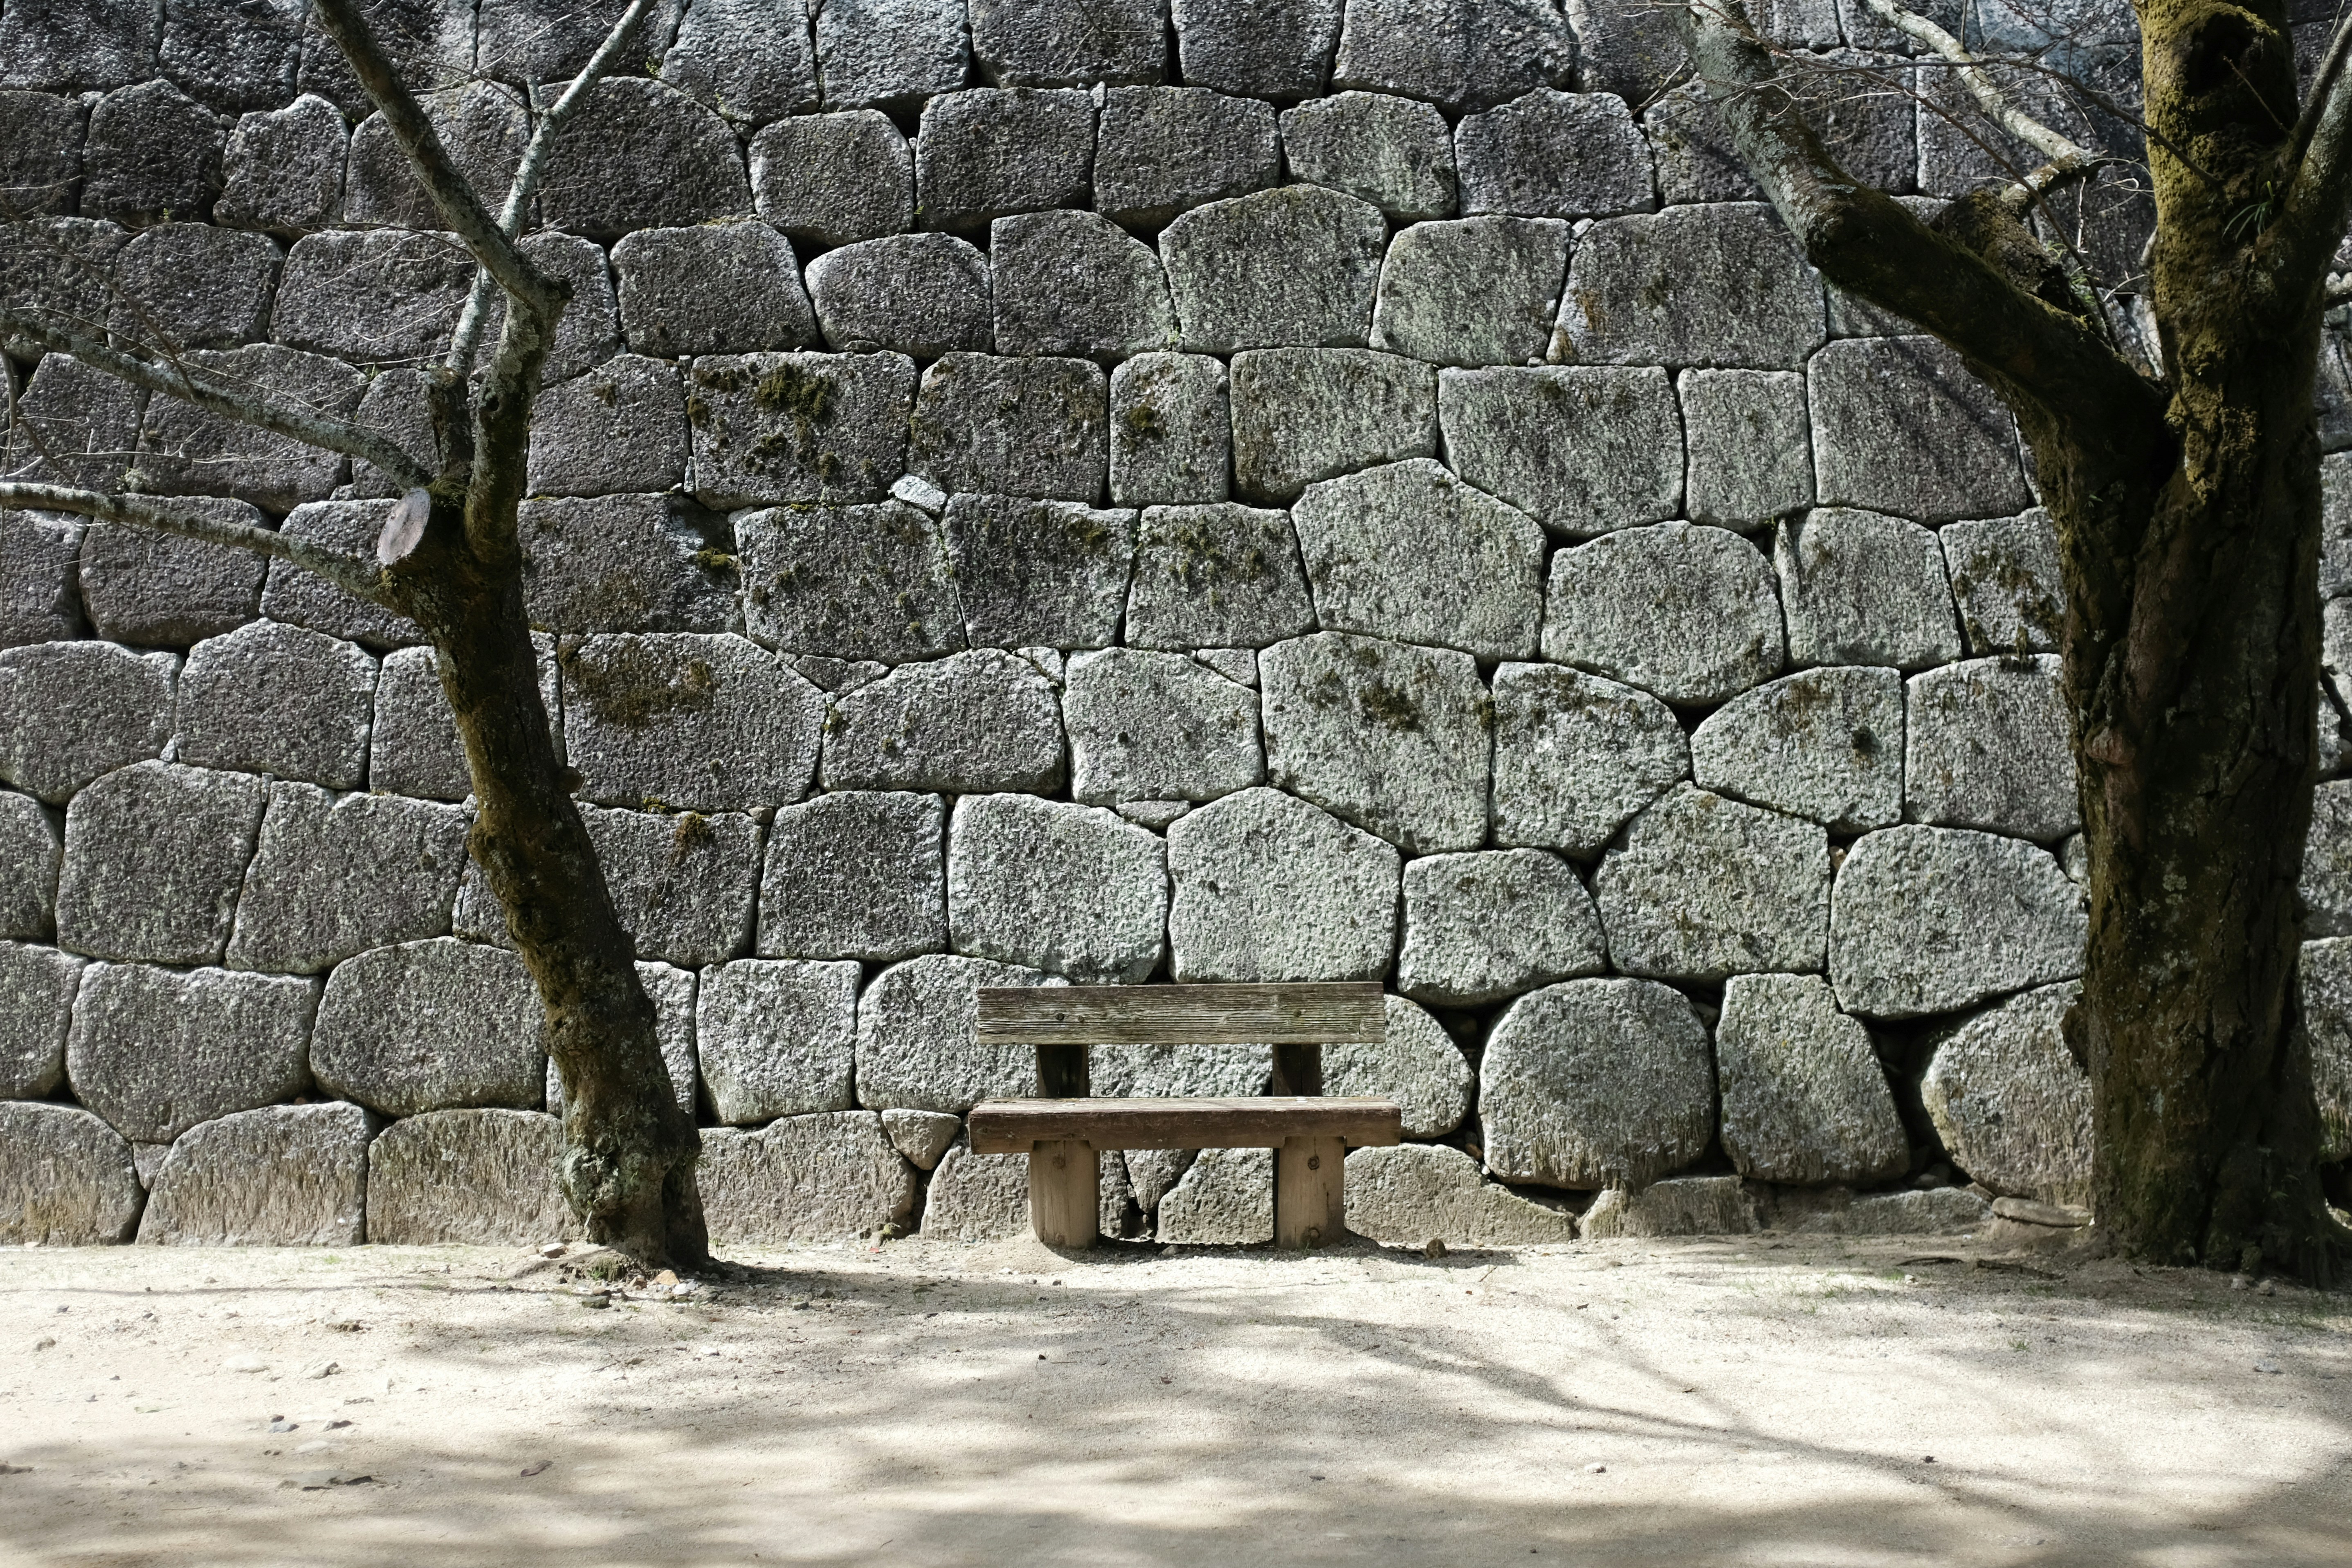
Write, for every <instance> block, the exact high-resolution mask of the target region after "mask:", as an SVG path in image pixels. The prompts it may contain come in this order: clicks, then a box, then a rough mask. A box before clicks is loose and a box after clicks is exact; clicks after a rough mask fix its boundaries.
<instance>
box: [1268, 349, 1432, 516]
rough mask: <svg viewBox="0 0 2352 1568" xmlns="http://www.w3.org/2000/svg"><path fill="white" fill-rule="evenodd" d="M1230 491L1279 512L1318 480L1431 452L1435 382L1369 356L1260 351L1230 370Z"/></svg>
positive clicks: (1425, 371)
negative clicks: (1231, 385) (1231, 398)
mask: <svg viewBox="0 0 2352 1568" xmlns="http://www.w3.org/2000/svg"><path fill="white" fill-rule="evenodd" d="M1232 395H1233V421H1234V489H1235V490H1236V491H1237V492H1239V494H1240V496H1241V499H1242V500H1248V501H1256V502H1260V503H1270V504H1276V505H1280V504H1283V503H1286V502H1289V501H1293V500H1297V499H1298V496H1299V493H1300V492H1301V491H1303V490H1304V489H1306V488H1307V486H1308V485H1309V484H1312V483H1313V482H1315V481H1316V480H1318V479H1333V478H1336V477H1338V476H1339V475H1342V474H1349V473H1354V472H1355V471H1357V470H1358V469H1360V468H1371V467H1374V466H1375V465H1378V464H1382V463H1394V462H1399V461H1402V460H1403V459H1405V458H1423V459H1429V458H1434V457H1435V456H1436V453H1437V377H1436V375H1435V374H1434V373H1433V372H1432V371H1431V369H1430V368H1429V366H1428V365H1426V364H1423V363H1420V362H1419V361H1416V360H1411V359H1404V358H1401V357H1399V356H1397V355H1394V354H1385V353H1372V352H1371V351H1370V350H1368V349H1260V350H1255V351H1253V352H1249V353H1238V354H1235V355H1234V362H1233V394H1232Z"/></svg>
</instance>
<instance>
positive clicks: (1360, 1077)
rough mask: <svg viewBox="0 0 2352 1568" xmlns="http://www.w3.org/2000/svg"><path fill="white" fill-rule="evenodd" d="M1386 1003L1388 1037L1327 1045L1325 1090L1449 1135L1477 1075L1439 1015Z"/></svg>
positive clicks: (1410, 1133) (1409, 1131) (1427, 1134)
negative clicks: (1379, 1101) (1367, 1100)
mask: <svg viewBox="0 0 2352 1568" xmlns="http://www.w3.org/2000/svg"><path fill="white" fill-rule="evenodd" d="M1414 864H1416V865H1418V864H1420V862H1418V861H1416V862H1414ZM1408 896H1409V895H1408ZM1408 918H1410V916H1408ZM1405 940H1406V942H1407V943H1408V944H1410V943H1411V942H1412V938H1411V937H1410V936H1407V938H1406V939H1405ZM1408 951H1410V946H1408ZM1381 1005H1382V1007H1383V1009H1384V1012H1385V1015H1386V1024H1387V1027H1386V1031H1385V1034H1384V1037H1382V1038H1381V1039H1379V1040H1360V1041H1349V1042H1347V1043H1343V1044H1339V1045H1327V1046H1325V1047H1323V1092H1324V1093H1325V1094H1329V1095H1378V1096H1381V1097H1382V1098H1384V1099H1388V1100H1395V1101H1396V1103H1397V1108H1398V1109H1399V1110H1401V1111H1402V1112H1403V1115H1404V1123H1403V1126H1404V1135H1405V1136H1406V1137H1408V1138H1443V1137H1444V1136H1445V1135H1446V1134H1447V1133H1449V1132H1451V1131H1454V1129H1455V1128H1456V1127H1459V1126H1460V1125H1461V1124H1462V1119H1463V1118H1464V1117H1465V1116H1467V1115H1468V1114H1470V1094H1471V1090H1472V1089H1474V1088H1475V1085H1476V1083H1477V1079H1476V1077H1475V1075H1474V1074H1473V1073H1472V1072H1471V1070H1470V1064H1469V1063H1468V1062H1467V1061H1465V1060H1464V1059H1463V1056H1462V1049H1461V1047H1458V1046H1456V1045H1455V1044H1454V1040H1453V1038H1452V1037H1450V1036H1449V1035H1447V1034H1446V1032H1445V1030H1444V1028H1443V1027H1441V1026H1439V1024H1438V1022H1437V1020H1436V1019H1434V1018H1433V1017H1431V1016H1429V1015H1428V1014H1427V1013H1424V1012H1423V1011H1422V1010H1421V1009H1420V1008H1419V1007H1417V1006H1415V1005H1413V1004H1412V1003H1411V1002H1408V1001H1406V1000H1405V999H1404V998H1403V997H1402V996H1386V997H1383V998H1381ZM1193 1092H1198V1091H1193ZM1423 1239H1424V1240H1425V1239H1427V1238H1426V1237H1423Z"/></svg>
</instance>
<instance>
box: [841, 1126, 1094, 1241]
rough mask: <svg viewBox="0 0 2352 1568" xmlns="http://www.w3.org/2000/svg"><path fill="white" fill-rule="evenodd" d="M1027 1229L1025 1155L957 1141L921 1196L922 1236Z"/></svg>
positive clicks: (1001, 1237) (1003, 1235)
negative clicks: (977, 1150) (975, 1150)
mask: <svg viewBox="0 0 2352 1568" xmlns="http://www.w3.org/2000/svg"><path fill="white" fill-rule="evenodd" d="M883 1114H884V1115H885V1116H887V1115H889V1114H890V1113H889V1112H888V1111H885V1112H883ZM1117 1159H1118V1152H1116V1151H1106V1152H1104V1154H1103V1156H1102V1160H1103V1163H1104V1164H1106V1165H1108V1163H1110V1162H1112V1161H1114V1160H1117ZM1028 1230H1029V1156H1027V1155H1026V1154H975V1153H973V1152H971V1145H970V1144H969V1143H967V1142H964V1141H963V1140H962V1139H961V1138H959V1139H957V1140H956V1143H955V1147H954V1148H952V1149H950V1150H949V1151H948V1152H947V1153H946V1154H945V1155H944V1156H943V1157H942V1158H941V1159H940V1163H939V1169H938V1170H936V1171H934V1172H933V1173H932V1174H931V1180H930V1185H929V1188H928V1189H927V1190H926V1192H925V1194H924V1197H923V1234H924V1235H925V1236H927V1237H931V1238H933V1239H935V1240H939V1241H1009V1240H1011V1239H1012V1238H1013V1237H1017V1236H1022V1235H1025V1234H1026V1233H1027V1232H1028Z"/></svg>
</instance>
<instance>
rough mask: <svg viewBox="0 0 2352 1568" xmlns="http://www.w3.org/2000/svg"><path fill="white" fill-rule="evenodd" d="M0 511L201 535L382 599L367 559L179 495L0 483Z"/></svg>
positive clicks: (378, 574) (379, 577)
mask: <svg viewBox="0 0 2352 1568" xmlns="http://www.w3.org/2000/svg"><path fill="white" fill-rule="evenodd" d="M0 511H69V512H76V513H79V515H81V516H83V517H94V518H98V519H100V520H102V521H107V522H120V523H126V524H129V525H131V526H132V527H137V528H152V529H154V530H156V531H159V532H163V533H176V534H178V535H179V536H180V537H181V538H183V539H196V540H202V541H203V542H205V543H206V544H221V545H226V546H228V547H229V548H231V549H235V550H250V551H253V552H256V553H257V554H261V555H268V556H273V557H275V558H276V559H278V560H280V561H285V562H289V563H292V564H294V565H296V566H299V567H301V568H302V569H303V570H305V571H307V572H315V573H317V574H319V575H320V576H321V577H324V578H325V579H326V580H327V581H328V582H330V583H332V584H334V585H335V586H336V587H338V588H341V589H342V590H343V591H344V592H346V593H349V594H354V595H358V596H359V597H361V598H362V599H366V600H368V601H369V602H370V603H373V604H378V605H385V604H387V603H388V601H387V600H386V599H385V598H384V595H383V574H382V573H381V572H379V571H378V570H377V568H376V567H375V565H374V563H372V562H367V561H362V559H360V558H359V557H358V556H356V555H346V554H344V553H343V552H341V551H340V550H329V549H327V548H326V547H325V546H323V545H319V544H313V543H311V542H310V541H309V540H307V539H296V538H293V537H291V536H290V535H288V534H283V533H278V532H276V531H273V530H270V529H267V528H256V527H254V526H253V525H252V524H251V523H247V522H229V521H225V520H223V519H220V518H216V517H207V516H205V513H204V512H203V511H202V510H199V509H198V508H197V507H194V506H191V505H189V504H188V503H187V502H186V501H180V502H178V503H177V504H174V503H173V501H170V500H163V499H160V498H152V497H148V496H136V495H108V494H105V493H104V492H102V491H99V490H81V489H73V488H72V487H70V486H68V485H31V484H16V483H0Z"/></svg>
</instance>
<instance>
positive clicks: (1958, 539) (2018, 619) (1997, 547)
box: [1936, 507, 2066, 658]
mask: <svg viewBox="0 0 2352 1568" xmlns="http://www.w3.org/2000/svg"><path fill="white" fill-rule="evenodd" d="M1936 539H1937V542H1938V543H1940V544H1941V545H1942V546H1943V547H1944V565H1945V568H1946V570H1947V571H1948V573H1949V574H1950V576H1951V583H1952V597H1953V598H1954V599H1956V600H1958V602H1959V606H1960V625H1961V626H1962V627H1963V628H1964V629H1965V630H1966V631H1967V632H1968V635H1969V652H1970V653H1973V654H1975V655H1977V656H1978V657H1979V658H1983V657H1985V656H1987V655H1990V654H2003V653H2006V654H2030V653H2055V652H2057V651H2058V637H2059V633H2060V632H2061V631H2062V630H2063V628H2064V626H2065V622H2066V582H2065V578H2064V577H2063V575H2062V574H2061V573H2060V571H2059V567H2058V531H2057V529H2056V528H2055V527H2054V526H2053V524H2052V523H2051V521H2050V514H2049V513H2048V512H2046V511H2044V510H2042V509H2041V508H2040V507H2035V508H2034V509H2033V510H2031V511H2027V512H2022V513H2020V514H2019V515H2018V516H2016V517H1997V518H1991V519H1989V520H1986V521H1975V522H1953V523H1947V524H1945V525H1944V526H1943V527H1942V528H1940V529H1938V530H1937V531H1936Z"/></svg>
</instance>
